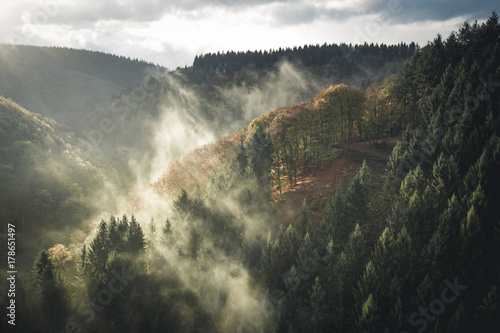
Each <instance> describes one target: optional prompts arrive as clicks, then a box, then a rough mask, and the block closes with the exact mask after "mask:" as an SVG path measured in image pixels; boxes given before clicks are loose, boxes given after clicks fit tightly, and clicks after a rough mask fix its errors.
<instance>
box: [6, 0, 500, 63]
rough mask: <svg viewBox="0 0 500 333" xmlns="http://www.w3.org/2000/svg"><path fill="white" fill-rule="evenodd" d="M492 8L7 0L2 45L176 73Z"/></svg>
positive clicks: (453, 3) (381, 37)
mask: <svg viewBox="0 0 500 333" xmlns="http://www.w3.org/2000/svg"><path fill="white" fill-rule="evenodd" d="M495 4H496V5H497V6H495ZM495 7H499V6H498V0H330V1H321V0H289V1H287V0H270V1H264V0H184V1H173V0H105V1H98V0H84V1H82V0H78V1H77V0H20V1H19V0H7V1H5V0H2V1H1V3H0V42H2V43H14V44H31V45H54V46H67V47H73V48H85V49H92V50H99V51H104V52H109V53H113V54H118V55H124V56H130V57H131V58H139V59H144V60H147V61H151V62H153V63H156V64H160V65H163V66H166V67H168V68H170V69H174V68H176V67H177V66H181V67H183V66H184V65H188V66H189V65H191V64H192V62H193V58H194V56H195V55H196V54H202V53H207V52H217V51H229V50H234V51H245V50H269V49H277V48H279V47H293V46H299V45H304V44H323V43H325V42H326V43H342V42H345V43H353V44H356V43H364V42H365V41H366V42H368V43H372V42H373V43H382V42H383V43H388V44H391V43H399V42H401V41H404V42H411V41H415V42H418V43H419V44H420V45H425V44H427V42H428V41H429V40H432V39H433V38H434V37H435V36H436V35H437V34H438V33H441V34H442V35H443V36H448V34H449V33H450V32H451V31H453V30H456V29H457V28H458V27H459V26H460V25H461V24H462V23H463V22H464V21H465V20H469V21H474V20H475V19H477V20H478V21H483V20H484V19H486V18H487V17H488V16H490V14H491V12H492V11H493V10H497V11H498V8H495Z"/></svg>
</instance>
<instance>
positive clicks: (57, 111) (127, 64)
mask: <svg viewBox="0 0 500 333" xmlns="http://www.w3.org/2000/svg"><path fill="white" fill-rule="evenodd" d="M157 68H160V67H156V66H154V65H153V64H151V63H147V62H145V61H142V60H137V59H136V60H131V59H130V58H126V57H123V56H116V55H112V54H106V53H102V52H96V51H87V50H77V49H69V48H60V47H38V46H24V45H5V44H4V45H0V95H1V96H4V97H7V98H11V99H12V100H13V101H14V102H16V103H18V104H19V105H21V106H22V107H24V108H26V109H28V110H30V111H33V112H36V113H40V114H42V115H45V116H50V117H52V118H54V119H56V120H58V121H67V122H71V121H78V115H79V114H80V113H81V112H86V111H88V110H89V109H92V108H93V107H95V106H96V105H97V104H99V103H101V102H104V101H106V100H108V99H109V98H111V97H112V96H114V95H116V94H118V93H119V92H120V91H122V90H123V89H125V88H127V87H132V86H135V85H137V84H138V83H139V82H141V80H143V79H144V78H145V77H146V76H147V71H155V70H157ZM161 70H165V69H164V68H161Z"/></svg>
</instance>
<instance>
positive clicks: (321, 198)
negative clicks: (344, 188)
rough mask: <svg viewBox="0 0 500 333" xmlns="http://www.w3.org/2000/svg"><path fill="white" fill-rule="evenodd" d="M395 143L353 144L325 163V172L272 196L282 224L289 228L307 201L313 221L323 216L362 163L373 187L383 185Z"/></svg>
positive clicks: (308, 175)
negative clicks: (336, 192)
mask: <svg viewBox="0 0 500 333" xmlns="http://www.w3.org/2000/svg"><path fill="white" fill-rule="evenodd" d="M396 141H397V138H387V139H384V140H383V141H382V142H385V144H381V143H379V144H376V145H375V144H370V143H369V142H358V143H353V144H350V145H348V146H346V147H345V148H344V150H343V151H342V153H341V154H340V155H339V156H338V157H337V158H335V159H334V160H332V161H330V162H329V163H325V166H324V168H323V170H316V175H315V176H312V171H306V172H304V173H303V174H302V175H300V176H298V177H297V185H294V187H293V189H290V188H286V189H284V190H283V191H282V194H281V195H280V194H279V192H278V191H276V192H275V193H274V194H273V198H274V200H273V203H274V204H275V205H276V206H277V207H278V210H279V212H280V217H281V218H280V223H281V224H282V225H283V227H287V226H288V224H289V223H290V222H291V221H292V220H293V219H294V218H295V216H296V214H297V212H298V209H299V207H300V206H301V205H302V202H303V201H304V199H306V200H307V203H308V205H309V206H310V208H311V211H312V214H313V218H317V217H319V216H321V213H322V211H323V209H324V207H325V205H326V203H327V202H328V200H329V198H330V196H331V195H332V194H334V193H335V189H336V188H337V185H338V184H339V183H340V182H344V183H347V182H349V181H350V180H351V179H352V177H354V175H355V174H356V173H357V172H358V170H359V168H360V167H361V165H362V163H363V160H366V164H367V166H368V169H369V171H370V174H371V175H372V177H371V183H372V184H382V183H383V175H384V172H385V168H386V165H387V161H388V160H389V155H390V151H391V148H392V147H393V146H394V144H395V142H396Z"/></svg>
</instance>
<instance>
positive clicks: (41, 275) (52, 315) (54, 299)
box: [33, 250, 69, 330]
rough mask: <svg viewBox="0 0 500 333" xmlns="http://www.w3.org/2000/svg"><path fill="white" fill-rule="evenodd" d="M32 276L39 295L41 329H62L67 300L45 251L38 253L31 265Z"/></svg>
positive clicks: (67, 306)
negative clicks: (41, 318)
mask: <svg viewBox="0 0 500 333" xmlns="http://www.w3.org/2000/svg"><path fill="white" fill-rule="evenodd" d="M33 276H34V278H35V283H36V287H37V291H38V292H39V295H40V309H41V311H42V315H43V324H44V325H43V326H42V327H44V328H46V329H49V330H50V329H58V328H59V327H63V325H64V322H65V319H66V316H67V315H68V309H69V305H68V298H67V295H66V290H65V289H64V287H63V286H62V285H61V282H60V280H59V279H58V276H57V273H56V270H55V268H54V265H53V264H52V261H51V259H50V257H49V253H48V252H47V251H45V250H42V251H41V252H40V254H39V256H38V258H37V260H36V261H35V263H34V265H33Z"/></svg>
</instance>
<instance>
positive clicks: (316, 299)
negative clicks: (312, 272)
mask: <svg viewBox="0 0 500 333" xmlns="http://www.w3.org/2000/svg"><path fill="white" fill-rule="evenodd" d="M325 296H326V294H325V292H324V291H323V287H322V286H321V283H320V280H319V277H316V279H315V280H314V285H313V287H312V290H311V291H309V304H310V306H309V320H310V322H311V327H312V332H315V333H316V332H323V329H322V327H323V325H324V320H325V315H326V311H325V310H326V305H325V303H326V299H325Z"/></svg>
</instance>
